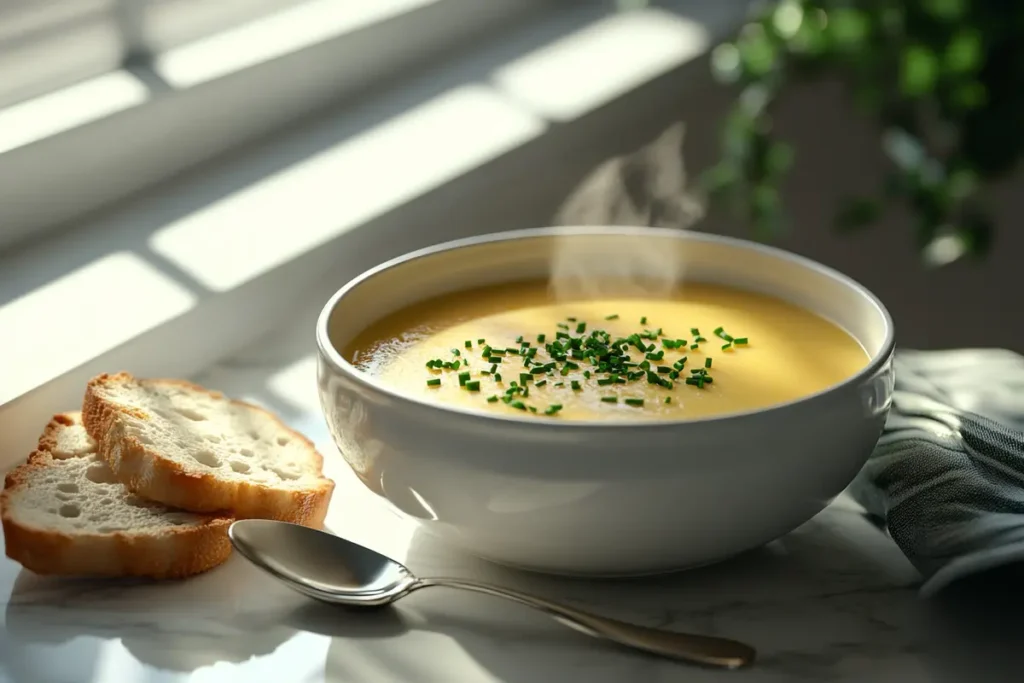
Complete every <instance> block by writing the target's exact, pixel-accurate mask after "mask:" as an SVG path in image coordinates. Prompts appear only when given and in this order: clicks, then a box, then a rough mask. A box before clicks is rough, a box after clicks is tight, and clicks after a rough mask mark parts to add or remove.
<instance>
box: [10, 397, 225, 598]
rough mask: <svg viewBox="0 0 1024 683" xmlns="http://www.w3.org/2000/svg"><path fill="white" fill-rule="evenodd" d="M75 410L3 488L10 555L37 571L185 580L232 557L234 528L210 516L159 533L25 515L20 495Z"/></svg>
mask: <svg viewBox="0 0 1024 683" xmlns="http://www.w3.org/2000/svg"><path fill="white" fill-rule="evenodd" d="M76 418H77V415H76V414H75V413H64V414H59V415H55V416H54V417H53V419H51V420H50V422H49V424H47V426H46V429H45V430H44V431H43V434H42V436H41V437H40V438H39V443H38V445H37V447H36V449H35V450H34V451H33V452H32V453H31V454H30V455H29V457H28V461H27V462H25V463H24V464H22V465H19V466H18V467H16V468H15V469H14V470H12V471H11V472H9V473H8V474H7V476H6V477H5V479H4V489H3V491H2V492H0V521H2V525H3V532H4V545H5V550H6V554H7V557H9V558H11V559H12V560H14V561H16V562H18V563H20V564H21V565H22V566H23V567H25V568H26V569H28V570H30V571H33V572H35V573H37V574H51V575H65V576H95V577H146V578H153V579H172V578H184V577H187V576H192V575H195V574H199V573H202V572H205V571H208V570H210V569H213V568H214V567H216V566H218V565H220V564H222V563H223V562H224V561H225V560H227V559H228V557H229V556H230V555H231V542H230V541H229V540H228V535H227V532H228V527H229V526H230V525H231V523H232V522H233V521H234V520H233V519H232V518H230V517H227V516H224V515H210V516H209V517H208V519H207V520H206V521H205V522H204V523H203V524H201V525H198V526H196V525H181V526H175V527H166V528H161V529H160V531H159V532H158V533H154V534H145V533H134V534H133V533H125V532H123V531H115V532H110V533H94V532H82V533H66V532H62V531H57V530H53V529H47V528H45V527H42V526H38V525H36V524H32V523H29V522H26V521H25V520H23V519H19V515H18V512H17V510H16V509H15V507H14V504H13V498H14V496H15V495H16V494H17V493H18V492H19V491H20V490H21V489H23V488H24V487H28V486H29V485H30V482H31V481H32V477H33V475H34V474H36V473H38V472H40V471H42V470H45V469H47V468H49V467H51V466H52V465H53V457H54V456H53V449H54V447H55V445H56V442H57V433H58V432H59V430H61V429H64V428H66V427H69V426H72V425H74V424H76Z"/></svg>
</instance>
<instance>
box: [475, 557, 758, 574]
mask: <svg viewBox="0 0 1024 683" xmlns="http://www.w3.org/2000/svg"><path fill="white" fill-rule="evenodd" d="M463 551H464V552H466V553H467V554H469V555H472V556H473V557H476V558H477V559H480V560H483V561H485V562H488V563H490V564H493V565H496V566H498V567H501V568H503V569H508V570H511V571H516V572H524V573H527V574H540V575H542V576H553V577H557V578H560V579H576V580H578V581H629V580H636V579H652V578H659V577H664V576H671V575H674V574H681V573H683V572H688V571H692V570H694V569H701V568H703V567H710V566H711V565H715V564H719V563H721V562H726V561H728V560H731V559H732V558H734V557H736V556H738V555H742V554H743V553H744V552H749V551H741V552H738V553H733V554H730V555H725V556H723V557H720V558H717V559H714V560H707V561H705V562H695V563H693V564H686V565H680V566H678V567H666V568H665V569H648V570H643V569H641V570H636V571H623V572H582V571H565V570H558V569H545V568H541V567H531V566H528V565H519V564H515V563H512V562H506V561H504V560H496V559H494V558H492V557H487V556H486V555H479V554H477V553H472V552H469V551H468V550H465V549H463Z"/></svg>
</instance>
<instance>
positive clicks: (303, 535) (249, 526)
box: [228, 520, 416, 607]
mask: <svg viewBox="0 0 1024 683" xmlns="http://www.w3.org/2000/svg"><path fill="white" fill-rule="evenodd" d="M228 536H229V537H230V539H231V544H232V545H233V546H234V547H235V550H237V551H238V552H239V553H241V554H242V555H243V556H244V557H245V558H246V559H247V560H249V561H250V562H252V563H253V564H255V565H256V566H257V567H260V568H261V569H263V570H264V571H266V572H268V573H270V574H272V575H274V576H275V577H277V578H278V579H281V580H282V581H284V582H285V583H286V584H288V585H289V586H291V587H292V588H293V589H295V590H297V591H299V592H300V593H302V594H304V595H306V596H308V597H311V598H313V599H314V600H321V601H324V602H329V603H332V604H338V605H349V606H354V607H380V606H383V605H388V604H391V603H392V602H394V601H395V600H397V599H399V598H400V597H402V596H403V595H405V594H407V593H408V592H410V591H411V590H412V586H413V584H415V582H416V577H415V576H413V575H412V572H410V571H409V570H408V569H406V568H405V567H404V566H403V565H401V564H399V563H398V562H395V561H394V560H392V559H391V558H389V557H386V556H384V555H381V554H380V553H378V552H376V551H375V550H370V549H369V548H367V547H364V546H361V545H359V544H358V543H354V542H352V541H349V540H347V539H344V538H342V537H340V536H335V535H334V534H329V533H325V532H323V531H317V530H315V529H310V528H308V527H304V526H299V525H297V524H289V523H286V522H272V521H269V520H245V521H242V522H235V523H234V524H232V525H231V528H230V529H229V530H228Z"/></svg>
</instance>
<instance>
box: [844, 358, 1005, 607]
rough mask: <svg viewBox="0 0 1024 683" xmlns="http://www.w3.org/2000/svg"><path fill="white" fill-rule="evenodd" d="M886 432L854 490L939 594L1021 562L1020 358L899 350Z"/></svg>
mask: <svg viewBox="0 0 1024 683" xmlns="http://www.w3.org/2000/svg"><path fill="white" fill-rule="evenodd" d="M895 363H896V393H895V395H894V398H893V407H892V412H891V413H890V416H889V419H888V421H887V422H886V427H885V431H884V432H883V434H882V437H881V439H880V440H879V442H878V447H877V448H876V449H875V451H874V453H873V454H872V455H871V458H870V459H869V460H868V463H867V465H865V467H864V469H863V470H862V471H861V473H860V474H859V475H858V477H857V479H856V480H855V481H854V483H853V484H851V486H850V489H849V491H850V493H851V494H852V495H853V497H854V498H855V499H857V500H858V501H859V502H860V503H861V504H862V505H863V506H864V507H865V508H866V509H867V510H868V511H869V512H870V513H872V514H875V515H878V516H880V517H883V518H884V519H885V520H886V525H887V527H888V529H889V533H890V535H891V536H892V538H893V540H894V541H895V542H896V544H897V545H898V546H899V547H900V549H901V550H902V551H903V552H904V553H905V554H906V556H907V558H908V559H909V560H910V561H911V562H912V563H913V564H914V566H915V567H917V569H918V571H920V572H921V574H922V575H923V576H924V579H925V582H924V585H923V587H922V589H921V591H922V594H924V595H925V596H930V595H934V594H935V593H936V592H938V591H940V590H941V589H942V588H944V587H946V586H948V585H949V584H950V583H952V582H953V581H956V580H957V579H961V578H964V577H966V576H969V575H972V574H976V573H979V572H982V571H985V570H987V569H993V568H995V567H1000V566H1004V565H1008V564H1012V563H1017V562H1024V357H1022V356H1019V355H1017V354H1016V353H1013V352H1010V351H1003V350H989V349H984V350H958V351H899V352H897V355H896V361H895Z"/></svg>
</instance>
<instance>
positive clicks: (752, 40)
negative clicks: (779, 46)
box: [736, 24, 778, 78]
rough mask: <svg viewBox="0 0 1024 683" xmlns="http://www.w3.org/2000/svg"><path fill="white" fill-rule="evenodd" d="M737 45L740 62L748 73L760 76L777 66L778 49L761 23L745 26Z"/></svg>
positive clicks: (756, 76)
mask: <svg viewBox="0 0 1024 683" xmlns="http://www.w3.org/2000/svg"><path fill="white" fill-rule="evenodd" d="M736 47H737V49H738V50H739V51H740V62H741V63H742V64H743V67H744V68H745V69H746V71H747V73H748V75H750V76H753V77H755V78H760V77H762V76H764V75H766V74H768V73H770V72H771V71H772V70H773V69H774V68H775V62H776V59H777V57H778V54H777V50H776V49H775V45H773V44H772V41H771V38H769V37H768V34H767V32H766V31H765V30H764V27H762V26H761V25H760V24H748V25H747V26H746V27H744V29H743V31H742V32H741V35H740V39H739V41H738V42H737V44H736Z"/></svg>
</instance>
